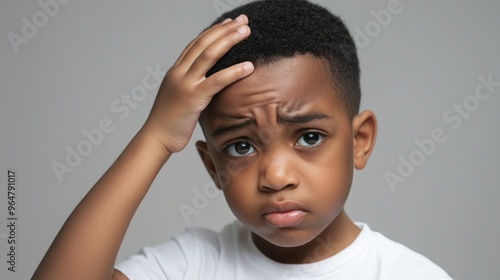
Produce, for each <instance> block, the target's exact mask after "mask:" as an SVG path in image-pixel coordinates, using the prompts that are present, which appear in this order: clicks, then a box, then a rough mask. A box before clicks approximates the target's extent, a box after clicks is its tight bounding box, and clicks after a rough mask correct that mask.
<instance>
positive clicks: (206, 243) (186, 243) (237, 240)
mask: <svg viewBox="0 0 500 280" xmlns="http://www.w3.org/2000/svg"><path fill="white" fill-rule="evenodd" d="M356 225H357V226H359V227H360V228H361V232H360V234H359V235H358V237H357V238H356V239H355V240H354V242H353V243H352V244H351V245H349V246H348V247H347V248H345V249H344V250H342V251H341V252H339V253H337V254H336V255H334V256H332V257H330V258H328V259H324V260H322V261H319V262H315V263H310V264H282V263H277V262H275V261H273V260H271V259H269V258H267V257H266V256H265V255H264V254H262V253H261V252H260V251H259V250H258V249H257V247H256V246H255V244H254V243H253V241H252V238H251V233H250V231H249V230H248V229H246V228H245V227H244V226H243V225H242V224H241V223H240V222H238V221H236V222H234V223H232V224H229V225H227V226H226V227H225V228H224V229H222V231H221V232H219V233H217V232H214V231H211V230H208V229H200V228H190V229H188V230H187V231H186V232H184V233H182V234H180V235H177V236H175V237H174V238H172V239H171V240H169V241H167V242H166V243H163V244H161V245H158V246H155V247H146V248H144V249H142V250H141V252H140V253H139V254H138V255H134V256H131V257H128V258H127V259H125V260H123V261H121V262H119V263H118V264H117V265H116V267H115V268H116V269H118V270H120V271H121V272H122V273H124V274H125V275H126V276H127V277H128V278H129V279H131V280H135V279H140V280H144V279H155V280H156V279H174V280H179V279H186V280H193V279H222V280H232V279H238V280H240V279H248V280H256V279H266V280H268V279H269V280H270V279H272V280H275V279H276V280H277V279H292V280H294V279H297V280H298V279H342V280H351V279H353V280H354V279H355V280H358V279H359V280H361V279H384V280H392V279H397V280H401V279H404V280H424V279H425V280H448V279H451V278H450V277H449V276H448V275H447V274H446V272H445V271H443V270H442V269H441V268H439V267H438V266H437V265H436V264H434V263H433V262H431V261H430V260H428V259H427V258H425V257H424V256H422V255H420V254H418V253H415V252H414V251H412V250H410V249H408V248H407V247H405V246H403V245H401V244H399V243H396V242H394V241H391V240H389V239H388V238H386V237H385V236H383V235H382V234H380V233H377V232H374V231H372V230H371V229H370V228H369V227H368V225H366V224H363V223H357V224H356Z"/></svg>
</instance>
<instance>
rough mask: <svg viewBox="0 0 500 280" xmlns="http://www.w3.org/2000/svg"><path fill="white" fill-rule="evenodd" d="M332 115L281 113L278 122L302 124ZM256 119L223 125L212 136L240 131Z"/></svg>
mask: <svg viewBox="0 0 500 280" xmlns="http://www.w3.org/2000/svg"><path fill="white" fill-rule="evenodd" d="M226 118H229V119H238V118H234V117H226ZM331 118H332V117H331V116H329V115H325V114H323V113H310V114H303V115H289V116H287V115H285V116H282V115H279V116H278V122H279V123H288V124H301V123H308V122H312V121H315V120H324V119H331ZM254 123H255V121H254V120H253V119H248V120H245V121H243V122H239V123H235V124H230V125H221V126H219V127H217V128H216V129H215V131H214V132H213V133H212V137H214V138H216V137H219V136H221V135H224V134H229V133H231V132H235V131H238V130H240V129H242V128H245V127H247V126H250V125H252V124H254Z"/></svg>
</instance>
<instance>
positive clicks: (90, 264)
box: [33, 132, 170, 279]
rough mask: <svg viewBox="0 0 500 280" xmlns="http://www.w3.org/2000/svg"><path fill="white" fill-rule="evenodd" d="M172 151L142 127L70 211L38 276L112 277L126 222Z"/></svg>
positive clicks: (127, 223) (42, 277) (36, 274)
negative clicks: (149, 135) (71, 211)
mask: <svg viewBox="0 0 500 280" xmlns="http://www.w3.org/2000/svg"><path fill="white" fill-rule="evenodd" d="M169 156H170V153H169V152H168V151H167V150H165V149H164V148H163V147H161V146H160V145H158V143H154V140H153V139H152V138H148V137H146V133H143V132H139V133H138V134H137V135H136V137H134V139H133V140H132V141H131V142H130V144H129V145H128V146H127V147H126V148H125V150H124V151H123V152H122V154H121V155H120V156H119V158H118V159H117V160H116V161H115V163H114V164H113V165H112V166H111V167H110V168H109V170H108V171H107V172H106V173H105V174H104V175H103V176H102V178H101V179H100V180H99V181H98V182H97V183H96V184H95V186H94V187H93V188H92V189H91V190H90V191H89V193H88V194H87V195H86V196H85V197H84V198H83V199H82V201H81V202H80V203H79V204H78V206H77V207H76V208H75V210H74V211H73V213H72V214H71V215H70V216H69V218H68V220H67V221H66V223H65V224H64V226H63V227H62V229H61V230H60V232H59V234H58V235H57V237H56V239H55V240H54V242H53V243H52V245H51V247H50V248H49V250H48V252H47V254H46V255H45V257H44V258H43V260H42V262H41V263H40V265H39V267H38V268H37V270H36V272H35V275H34V276H33V279H110V278H111V273H112V268H113V265H114V262H115V259H116V255H117V252H118V249H119V247H120V244H121V242H122V240H123V237H124V235H125V232H126V230H127V227H128V225H129V223H130V221H131V219H132V217H133V215H134V213H135V211H136V210H137V208H138V206H139V204H140V202H141V201H142V199H143V198H144V196H145V195H146V193H147V191H148V189H149V187H150V185H151V183H152V182H153V180H154V178H155V177H156V175H157V174H158V172H159V170H160V169H161V167H162V166H163V164H164V163H165V162H166V161H167V159H168V158H169Z"/></svg>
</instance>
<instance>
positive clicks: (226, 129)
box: [212, 120, 254, 138]
mask: <svg viewBox="0 0 500 280" xmlns="http://www.w3.org/2000/svg"><path fill="white" fill-rule="evenodd" d="M253 123H254V121H253V120H246V121H244V122H240V123H235V124H230V125H222V126H219V127H217V128H216V129H215V131H214V132H213V133H212V137H214V138H216V137H219V136H221V135H224V134H229V133H231V132H235V131H237V130H240V129H242V128H245V127H247V126H249V125H251V124H253Z"/></svg>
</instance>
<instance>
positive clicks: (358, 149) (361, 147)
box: [352, 110, 377, 169]
mask: <svg viewBox="0 0 500 280" xmlns="http://www.w3.org/2000/svg"><path fill="white" fill-rule="evenodd" d="M352 131H353V141H354V143H353V153H354V154H353V156H354V167H355V168H356V169H363V168H364V167H365V166H366V163H367V162H368V158H369V157H370V154H371V152H372V151H373V148H374V146H375V138H376V136H377V120H376V118H375V114H374V113H373V112H372V111H369V110H367V111H363V112H361V113H360V114H358V115H357V116H355V117H354V119H353V121H352Z"/></svg>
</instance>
